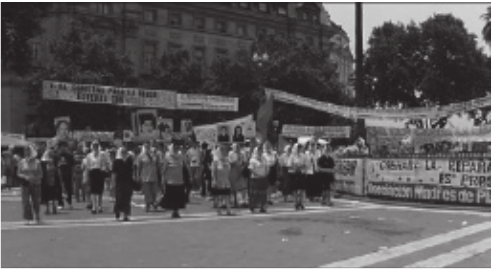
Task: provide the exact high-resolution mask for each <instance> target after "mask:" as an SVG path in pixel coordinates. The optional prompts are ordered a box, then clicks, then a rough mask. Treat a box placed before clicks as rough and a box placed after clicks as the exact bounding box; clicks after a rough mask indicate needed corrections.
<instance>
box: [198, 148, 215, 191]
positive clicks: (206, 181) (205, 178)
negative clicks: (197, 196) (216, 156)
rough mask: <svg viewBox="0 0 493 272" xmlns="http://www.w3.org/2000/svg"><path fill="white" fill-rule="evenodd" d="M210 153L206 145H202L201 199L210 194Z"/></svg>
mask: <svg viewBox="0 0 493 272" xmlns="http://www.w3.org/2000/svg"><path fill="white" fill-rule="evenodd" d="M212 160H213V158H212V151H211V150H210V149H209V146H208V145H207V143H203V144H202V167H203V168H202V169H203V171H202V191H201V195H202V197H204V198H205V197H207V195H208V194H210V192H211V180H212V173H211V163H212Z"/></svg>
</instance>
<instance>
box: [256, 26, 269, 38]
mask: <svg viewBox="0 0 493 272" xmlns="http://www.w3.org/2000/svg"><path fill="white" fill-rule="evenodd" d="M265 35H267V29H266V28H263V27H262V28H257V37H262V36H265Z"/></svg>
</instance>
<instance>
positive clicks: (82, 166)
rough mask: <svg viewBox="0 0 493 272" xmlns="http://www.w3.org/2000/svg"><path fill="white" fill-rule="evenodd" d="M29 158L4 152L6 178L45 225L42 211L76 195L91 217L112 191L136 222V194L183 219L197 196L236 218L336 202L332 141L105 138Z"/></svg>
mask: <svg viewBox="0 0 493 272" xmlns="http://www.w3.org/2000/svg"><path fill="white" fill-rule="evenodd" d="M23 153H24V154H23V156H22V157H20V155H18V154H16V155H14V152H13V151H12V150H9V151H7V152H4V153H3V154H2V157H3V159H2V176H6V178H7V179H16V180H17V181H18V182H19V183H20V185H21V188H22V205H23V213H24V214H23V216H24V219H25V220H26V223H27V224H33V223H39V222H40V212H41V211H40V210H41V209H42V206H45V207H46V209H45V214H46V215H50V214H56V213H57V212H58V211H59V210H60V209H68V210H71V209H72V207H73V202H74V200H75V201H76V202H79V203H81V202H82V203H86V205H87V208H88V210H89V211H90V212H91V213H92V214H98V213H102V212H103V194H104V193H105V191H106V192H109V194H110V197H111V198H112V201H113V202H114V203H113V212H114V214H115V217H116V219H117V220H120V219H122V220H123V221H128V220H130V214H131V207H132V196H133V194H134V193H142V194H143V196H144V201H145V209H146V211H147V212H151V211H153V210H158V209H165V210H169V211H171V212H172V218H179V217H180V212H179V211H180V210H182V209H185V208H186V206H187V204H189V203H190V199H191V197H192V196H197V197H203V198H206V199H208V200H211V201H212V206H213V208H214V209H216V210H217V213H218V215H234V213H233V208H247V209H250V211H251V212H252V213H254V212H257V211H258V212H260V213H266V212H267V208H268V206H269V205H272V204H273V201H272V199H271V198H272V197H274V196H275V195H279V196H280V195H281V194H282V196H283V197H284V201H285V202H289V201H294V208H295V209H296V210H304V209H305V202H306V200H305V199H309V200H310V201H319V202H320V203H321V204H322V205H332V202H331V192H330V191H331V185H332V183H333V181H334V180H335V178H334V168H335V161H334V159H333V157H332V154H333V152H332V149H331V147H330V145H328V144H327V145H320V144H318V143H316V142H315V141H310V142H308V143H306V144H294V145H289V146H286V147H285V148H284V150H279V151H276V150H275V149H274V148H273V147H272V145H271V144H270V143H268V142H265V143H262V144H259V145H256V146H255V147H253V146H250V145H249V144H248V143H247V144H232V145H229V144H219V145H217V146H213V147H212V146H209V145H208V144H206V143H203V144H199V143H194V144H191V146H185V145H184V144H183V143H182V142H179V141H173V142H172V143H171V144H169V145H163V144H162V143H157V142H149V143H144V144H143V145H141V146H138V147H136V148H132V150H130V148H127V147H126V146H125V145H124V144H122V145H119V146H114V147H109V148H106V149H103V148H102V146H101V144H100V143H99V142H98V141H94V142H92V143H91V144H90V146H86V145H85V144H83V143H81V144H79V145H77V147H75V148H74V147H73V146H70V145H69V143H67V142H59V143H57V144H56V145H55V146H51V147H46V145H45V144H41V145H38V146H36V147H35V146H30V147H28V148H26V150H25V152H23Z"/></svg>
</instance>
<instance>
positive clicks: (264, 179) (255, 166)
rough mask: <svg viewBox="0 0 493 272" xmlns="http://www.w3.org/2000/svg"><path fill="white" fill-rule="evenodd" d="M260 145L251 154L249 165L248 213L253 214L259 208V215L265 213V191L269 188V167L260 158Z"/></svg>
mask: <svg viewBox="0 0 493 272" xmlns="http://www.w3.org/2000/svg"><path fill="white" fill-rule="evenodd" d="M262 151H263V149H262V145H260V146H258V147H256V148H255V149H254V151H253V153H252V157H251V159H250V163H249V167H248V168H249V169H250V171H251V179H250V192H249V199H250V203H249V204H250V211H251V212H252V213H253V212H255V209H256V208H260V213H266V212H267V210H266V207H267V191H268V188H269V181H268V176H269V165H268V164H267V161H266V160H265V157H264V156H262V153H263V152H262Z"/></svg>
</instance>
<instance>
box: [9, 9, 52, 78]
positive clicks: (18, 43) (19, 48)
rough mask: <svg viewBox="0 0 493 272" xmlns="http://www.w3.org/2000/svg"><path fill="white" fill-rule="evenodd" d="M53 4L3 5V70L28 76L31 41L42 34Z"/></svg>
mask: <svg viewBox="0 0 493 272" xmlns="http://www.w3.org/2000/svg"><path fill="white" fill-rule="evenodd" d="M51 5H52V4H51V3H22V2H9V3H2V68H9V69H12V71H14V72H15V73H17V74H18V75H26V74H27V73H28V72H29V70H30V69H31V68H32V67H31V58H32V52H31V46H30V44H29V41H30V40H31V39H32V38H34V37H35V36H36V35H39V34H40V33H41V32H42V27H41V21H42V19H43V18H45V17H46V16H47V15H48V11H49V9H50V8H51Z"/></svg>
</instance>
